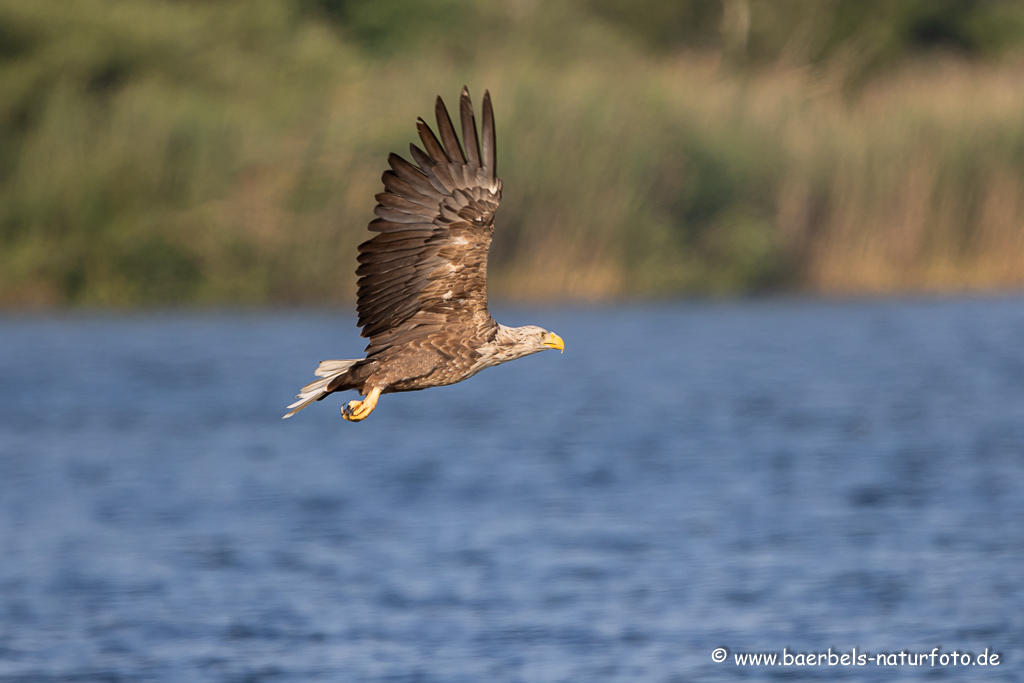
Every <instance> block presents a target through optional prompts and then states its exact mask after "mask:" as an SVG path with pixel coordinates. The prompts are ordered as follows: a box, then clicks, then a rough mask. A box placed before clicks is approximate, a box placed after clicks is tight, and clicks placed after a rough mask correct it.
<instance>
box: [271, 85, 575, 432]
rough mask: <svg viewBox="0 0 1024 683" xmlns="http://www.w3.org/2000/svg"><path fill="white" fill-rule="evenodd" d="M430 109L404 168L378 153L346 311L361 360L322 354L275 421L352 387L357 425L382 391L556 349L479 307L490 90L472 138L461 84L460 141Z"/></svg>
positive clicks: (483, 296)
mask: <svg viewBox="0 0 1024 683" xmlns="http://www.w3.org/2000/svg"><path fill="white" fill-rule="evenodd" d="M435 114H436V117H437V130H438V133H439V135H440V139H438V137H437V136H436V135H435V134H434V132H433V131H432V130H431V129H430V127H429V126H428V125H427V124H426V123H425V122H424V121H423V119H419V120H418V121H417V123H416V128H417V130H418V131H419V136H420V140H421V141H422V143H423V149H420V148H419V147H417V146H416V145H410V146H409V148H410V152H411V155H412V158H413V160H414V161H415V164H413V163H410V162H408V161H406V160H405V159H403V158H402V157H400V156H398V155H396V154H392V155H390V156H389V157H388V164H390V166H391V169H390V170H388V171H385V172H384V176H383V178H382V180H383V181H384V192H382V193H380V194H378V195H377V202H378V203H377V207H376V208H375V209H374V213H376V214H377V219H376V220H373V221H371V222H370V225H369V226H368V227H369V229H370V230H371V231H373V232H376V233H377V234H376V235H375V236H374V237H372V238H371V239H369V240H367V241H366V242H363V243H362V244H361V245H359V259H358V260H359V268H358V269H357V270H356V274H357V275H358V276H359V282H358V286H359V292H358V303H357V305H356V310H357V312H358V313H359V326H360V327H362V333H361V334H362V336H364V337H368V338H369V340H370V341H369V344H367V347H366V358H363V359H358V360H328V361H322V362H321V363H320V367H319V368H318V369H317V370H316V373H315V374H316V375H317V377H319V378H320V379H318V380H316V381H314V382H311V383H309V384H307V385H306V386H305V387H303V388H302V391H301V392H300V393H299V395H298V399H299V400H298V401H296V402H295V403H292V404H291V405H290V406H288V408H290V409H291V410H290V411H289V412H288V414H287V415H285V417H291V416H292V415H294V414H295V413H297V412H298V411H300V410H302V409H303V408H305V407H306V406H307V405H309V404H310V403H312V402H313V401H319V400H321V399H323V398H324V397H326V396H327V395H328V394H331V393H334V392H336V391H345V390H348V389H356V390H358V391H359V393H360V394H362V395H363V396H365V397H366V399H365V400H363V401H351V402H349V403H348V405H346V406H345V407H344V408H342V415H343V416H344V417H345V419H347V420H351V421H359V420H362V419H364V418H365V417H366V416H367V415H369V414H370V412H372V411H373V409H374V407H375V406H376V404H377V398H378V397H379V396H380V395H381V394H387V393H391V392H395V391H417V390H419V389H427V388H429V387H436V386H444V385H446V384H454V383H455V382H461V381H462V380H464V379H468V378H469V377H472V376H473V375H475V374H476V373H477V372H479V371H480V370H482V369H484V368H486V367H490V366H492V365H497V364H498V363H504V362H506V361H509V360H514V359H516V358H521V357H522V356H527V355H529V354H531V353H536V352H538V351H543V350H545V349H549V348H554V349H559V350H562V349H563V348H564V344H563V342H562V340H561V338H560V337H559V336H558V335H556V334H553V333H551V332H548V331H547V330H544V329H541V328H539V327H536V326H533V325H528V326H526V327H505V326H504V325H500V324H498V323H497V322H495V321H494V319H493V318H492V317H491V314H490V312H489V311H488V309H487V250H488V248H489V247H490V244H491V235H492V234H493V232H494V212H495V210H497V208H498V202H499V201H500V200H501V179H499V178H498V176H497V173H496V171H497V158H496V154H495V132H494V111H493V109H492V108H491V96H490V93H487V92H485V93H484V104H483V122H482V125H481V136H480V137H478V136H477V127H476V120H475V117H474V116H473V105H472V103H471V102H470V99H469V92H468V91H467V90H466V89H465V88H463V90H462V96H461V98H460V100H459V120H460V123H461V127H462V144H460V142H459V138H458V136H457V135H456V133H455V127H454V126H453V125H452V120H451V117H449V116H448V110H447V109H446V108H445V106H444V102H443V101H441V98H440V97H438V98H437V104H436V106H435ZM481 143H482V144H481ZM463 145H465V147H463Z"/></svg>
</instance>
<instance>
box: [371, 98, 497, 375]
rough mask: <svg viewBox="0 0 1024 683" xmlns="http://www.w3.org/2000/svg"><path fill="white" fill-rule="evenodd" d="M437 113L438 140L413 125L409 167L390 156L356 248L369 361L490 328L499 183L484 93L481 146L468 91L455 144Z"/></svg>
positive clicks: (446, 119)
mask: <svg viewBox="0 0 1024 683" xmlns="http://www.w3.org/2000/svg"><path fill="white" fill-rule="evenodd" d="M435 113H436V116H437V131H438V134H439V135H440V138H439V137H438V136H437V135H435V134H434V132H433V131H432V130H431V129H430V126H428V125H427V124H426V123H425V122H424V121H423V120H422V119H420V120H419V121H418V122H417V130H418V132H419V136H420V140H421V142H422V144H423V149H420V148H419V147H417V146H415V145H410V152H411V154H412V158H413V160H414V161H415V165H414V164H412V163H410V162H408V161H406V160H405V159H403V158H401V157H400V156H398V155H395V154H392V155H390V156H389V157H388V163H389V165H390V166H391V170H389V171H385V172H384V175H383V176H382V178H381V180H382V181H383V183H384V188H385V191H384V192H382V193H380V194H378V195H377V202H378V204H377V207H376V208H375V209H374V213H376V214H377V216H378V218H377V219H376V220H374V221H372V222H371V223H370V225H369V226H368V227H369V229H370V230H371V231H373V232H376V233H378V234H377V235H375V236H374V237H373V238H371V239H370V240H368V241H366V242H364V243H363V244H362V245H360V247H359V264H360V265H359V268H358V270H357V271H356V273H357V275H359V300H358V304H357V311H358V313H359V325H360V326H361V327H362V328H363V330H362V335H363V336H364V337H369V338H370V343H369V346H368V347H367V353H368V354H370V355H373V354H374V353H378V352H380V351H383V350H385V349H387V348H388V347H390V346H393V345H395V344H401V343H405V342H408V341H410V340H415V339H419V338H424V337H425V336H426V335H431V334H436V333H437V332H439V331H441V330H444V331H445V332H446V333H450V334H459V333H463V334H469V333H470V332H471V331H477V332H479V331H481V330H486V329H489V328H490V327H493V326H494V325H495V323H494V321H493V320H492V319H491V317H490V314H489V313H488V311H487V250H488V248H489V247H490V242H491V233H492V232H493V229H494V222H493V216H494V211H495V209H497V207H498V202H499V201H500V199H501V181H500V180H499V179H498V178H497V177H496V175H495V159H496V157H495V138H494V113H493V110H492V107H491V98H490V94H489V93H485V94H484V103H483V112H482V114H483V124H482V129H481V132H482V140H481V139H480V138H479V137H478V135H477V128H476V120H475V118H474V115H473V105H472V103H471V102H470V99H469V93H468V92H467V91H466V90H465V89H463V91H462V96H461V98H460V101H459V120H460V124H461V128H462V140H461V142H460V140H459V137H458V135H457V134H456V131H455V127H454V125H453V124H452V120H451V117H450V116H449V115H448V110H447V108H446V107H445V106H444V102H443V101H442V100H441V98H438V99H437V103H436V106H435Z"/></svg>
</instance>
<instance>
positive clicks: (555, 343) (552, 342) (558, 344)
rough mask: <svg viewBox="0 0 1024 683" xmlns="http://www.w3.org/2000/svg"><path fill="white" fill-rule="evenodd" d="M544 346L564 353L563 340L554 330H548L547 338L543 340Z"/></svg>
mask: <svg viewBox="0 0 1024 683" xmlns="http://www.w3.org/2000/svg"><path fill="white" fill-rule="evenodd" d="M544 346H546V347H548V348H549V349H558V350H559V351H561V352H562V353H565V342H564V341H562V338H561V337H559V336H558V335H557V334H555V333H554V332H548V336H547V338H546V339H545V340H544Z"/></svg>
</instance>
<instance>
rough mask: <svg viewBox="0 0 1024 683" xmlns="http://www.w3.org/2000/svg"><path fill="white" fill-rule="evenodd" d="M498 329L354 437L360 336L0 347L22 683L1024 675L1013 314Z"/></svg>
mask: <svg viewBox="0 0 1024 683" xmlns="http://www.w3.org/2000/svg"><path fill="white" fill-rule="evenodd" d="M498 313H499V316H498V317H499V318H500V319H502V320H503V322H506V323H509V324H525V323H537V324H540V325H543V326H544V327H547V328H548V329H551V330H554V331H556V332H558V333H559V334H560V335H561V336H562V337H564V338H565V340H566V344H567V350H566V352H565V354H564V355H561V356H560V355H558V354H557V353H554V352H548V353H544V354H541V355H539V356H534V357H531V358H527V359H524V360H520V361H517V362H515V363H512V364H509V365H506V366H502V367H499V368H495V369H491V370H488V371H486V372H484V373H482V374H480V375H478V376H477V377H475V378H474V379H473V380H471V381H469V382H466V383H464V384H461V385H457V386H454V387H448V388H444V389H434V390H430V391H427V392H419V393H412V394H405V395H396V396H385V397H383V399H382V400H381V403H380V405H379V407H378V409H377V411H376V412H375V413H374V414H373V416H372V417H371V418H370V419H369V420H367V421H366V422H364V423H361V424H349V423H346V422H343V421H342V420H341V419H340V417H339V415H338V408H339V406H340V404H341V402H342V400H341V398H340V397H338V396H333V397H331V398H330V399H328V400H327V401H324V402H323V403H319V404H317V405H315V406H313V407H311V408H309V409H308V410H306V411H305V412H303V413H300V414H299V415H297V416H296V417H295V418H293V419H291V420H287V421H282V420H280V416H281V414H282V413H283V410H284V406H285V405H286V404H287V403H289V402H290V401H291V400H292V396H293V395H294V394H295V392H296V390H297V389H298V388H299V387H300V386H301V385H302V384H304V383H305V382H306V381H308V380H309V379H311V378H312V377H311V372H312V370H313V368H314V367H315V365H316V362H317V361H319V360H321V359H322V358H334V357H339V358H345V357H355V356H358V355H359V352H360V350H361V348H362V344H361V343H360V342H361V340H360V339H359V338H358V336H357V332H356V330H355V328H354V327H353V320H352V319H351V318H350V317H348V316H346V315H343V314H336V313H329V312H323V311H316V312H309V311H306V312H286V313H212V312H211V313H165V314H144V315H132V316H127V315H126V316H114V315H98V314H97V315H82V314H74V315H72V314H67V315H59V316H54V317H30V316H12V315H7V316H5V317H0V681H4V682H10V681H33V682H34V681H40V682H46V681H390V682H394V683H399V682H410V683H411V682H413V681H417V682H423V683H433V682H445V683H464V682H465V683H468V682H471V681H472V682H476V681H510V682H512V681H524V682H526V681H539V682H547V681H565V682H573V683H575V682H589V681H653V682H657V683H670V682H671V683H681V682H683V681H709V680H731V679H734V678H737V677H743V678H747V679H755V680H774V679H776V678H788V679H801V678H828V679H844V680H892V679H895V678H915V679H923V678H929V679H930V678H932V677H936V678H938V679H940V680H962V679H964V678H966V677H971V678H977V679H978V680H1021V678H1022V676H1024V665H1022V662H1024V299H1020V298H1002V299H982V300H960V301H903V302H844V303H821V302H803V301H768V302H750V303H732V304H722V305H711V304H682V305H665V306H650V307H633V308H616V309H593V310H585V311H572V310H541V311H532V312H531V311H526V310H516V309H511V310H505V311H498ZM346 400H347V398H346ZM719 646H724V647H727V648H728V649H729V651H730V653H737V652H739V653H742V652H761V651H765V652H772V651H781V650H782V648H784V647H786V648H788V649H789V651H790V652H808V651H810V652H816V651H824V650H826V649H827V648H829V647H832V648H833V649H834V650H839V651H849V650H850V649H851V648H853V647H857V648H858V649H859V650H861V651H868V652H872V653H874V652H898V651H899V650H901V649H904V650H911V651H917V650H926V651H931V650H932V648H934V647H937V646H938V647H941V648H943V650H944V651H947V652H948V651H952V650H954V649H957V650H967V651H970V652H974V653H978V652H982V651H984V649H985V648H989V649H990V651H996V652H999V653H1001V655H1002V665H1001V666H998V667H989V668H988V669H986V670H984V671H982V670H981V669H974V670H971V671H967V670H964V669H959V670H957V671H953V670H951V669H945V670H944V669H941V668H933V669H928V668H927V667H925V668H921V667H917V668H914V667H903V668H899V669H891V668H890V669H888V670H884V671H882V670H879V669H877V667H873V666H871V667H861V668H851V667H846V668H843V667H832V668H831V669H829V667H824V669H823V668H822V667H814V668H809V667H803V668H800V667H792V668H781V667H776V668H771V667H753V668H746V669H739V668H737V667H736V666H735V665H734V664H732V663H731V662H732V659H731V658H730V660H729V662H730V663H726V664H718V663H715V662H713V661H712V658H711V652H712V650H713V649H714V648H716V647H719ZM982 674H983V675H982Z"/></svg>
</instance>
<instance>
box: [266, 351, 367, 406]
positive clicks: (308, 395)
mask: <svg viewBox="0 0 1024 683" xmlns="http://www.w3.org/2000/svg"><path fill="white" fill-rule="evenodd" d="M358 362H359V361H358V360H322V361H320V367H318V368H317V369H316V370H315V371H314V372H313V374H314V375H316V376H317V377H319V378H320V379H318V380H314V381H312V382H310V383H309V384H307V385H306V386H304V387H302V391H300V392H299V394H298V396H296V398H298V399H299V400H298V401H296V402H295V403H293V404H291V405H290V406H288V408H289V411H288V414H287V415H285V416H284V418H282V419H286V418H289V417H291V416H292V415H294V414H295V413H297V412H299V411H300V410H302V409H303V408H305V407H306V406H308V405H309V404H310V403H312V402H313V401H319V400H320V399H322V398H323V397H324V396H326V395H327V394H329V393H331V391H332V390H330V389H328V386H329V385H330V384H331V382H334V380H336V379H338V378H339V377H341V376H342V375H344V374H345V373H346V372H348V371H349V369H350V368H351V367H352V366H353V365H355V364H356V363H358ZM335 386H337V384H336V385H335Z"/></svg>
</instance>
